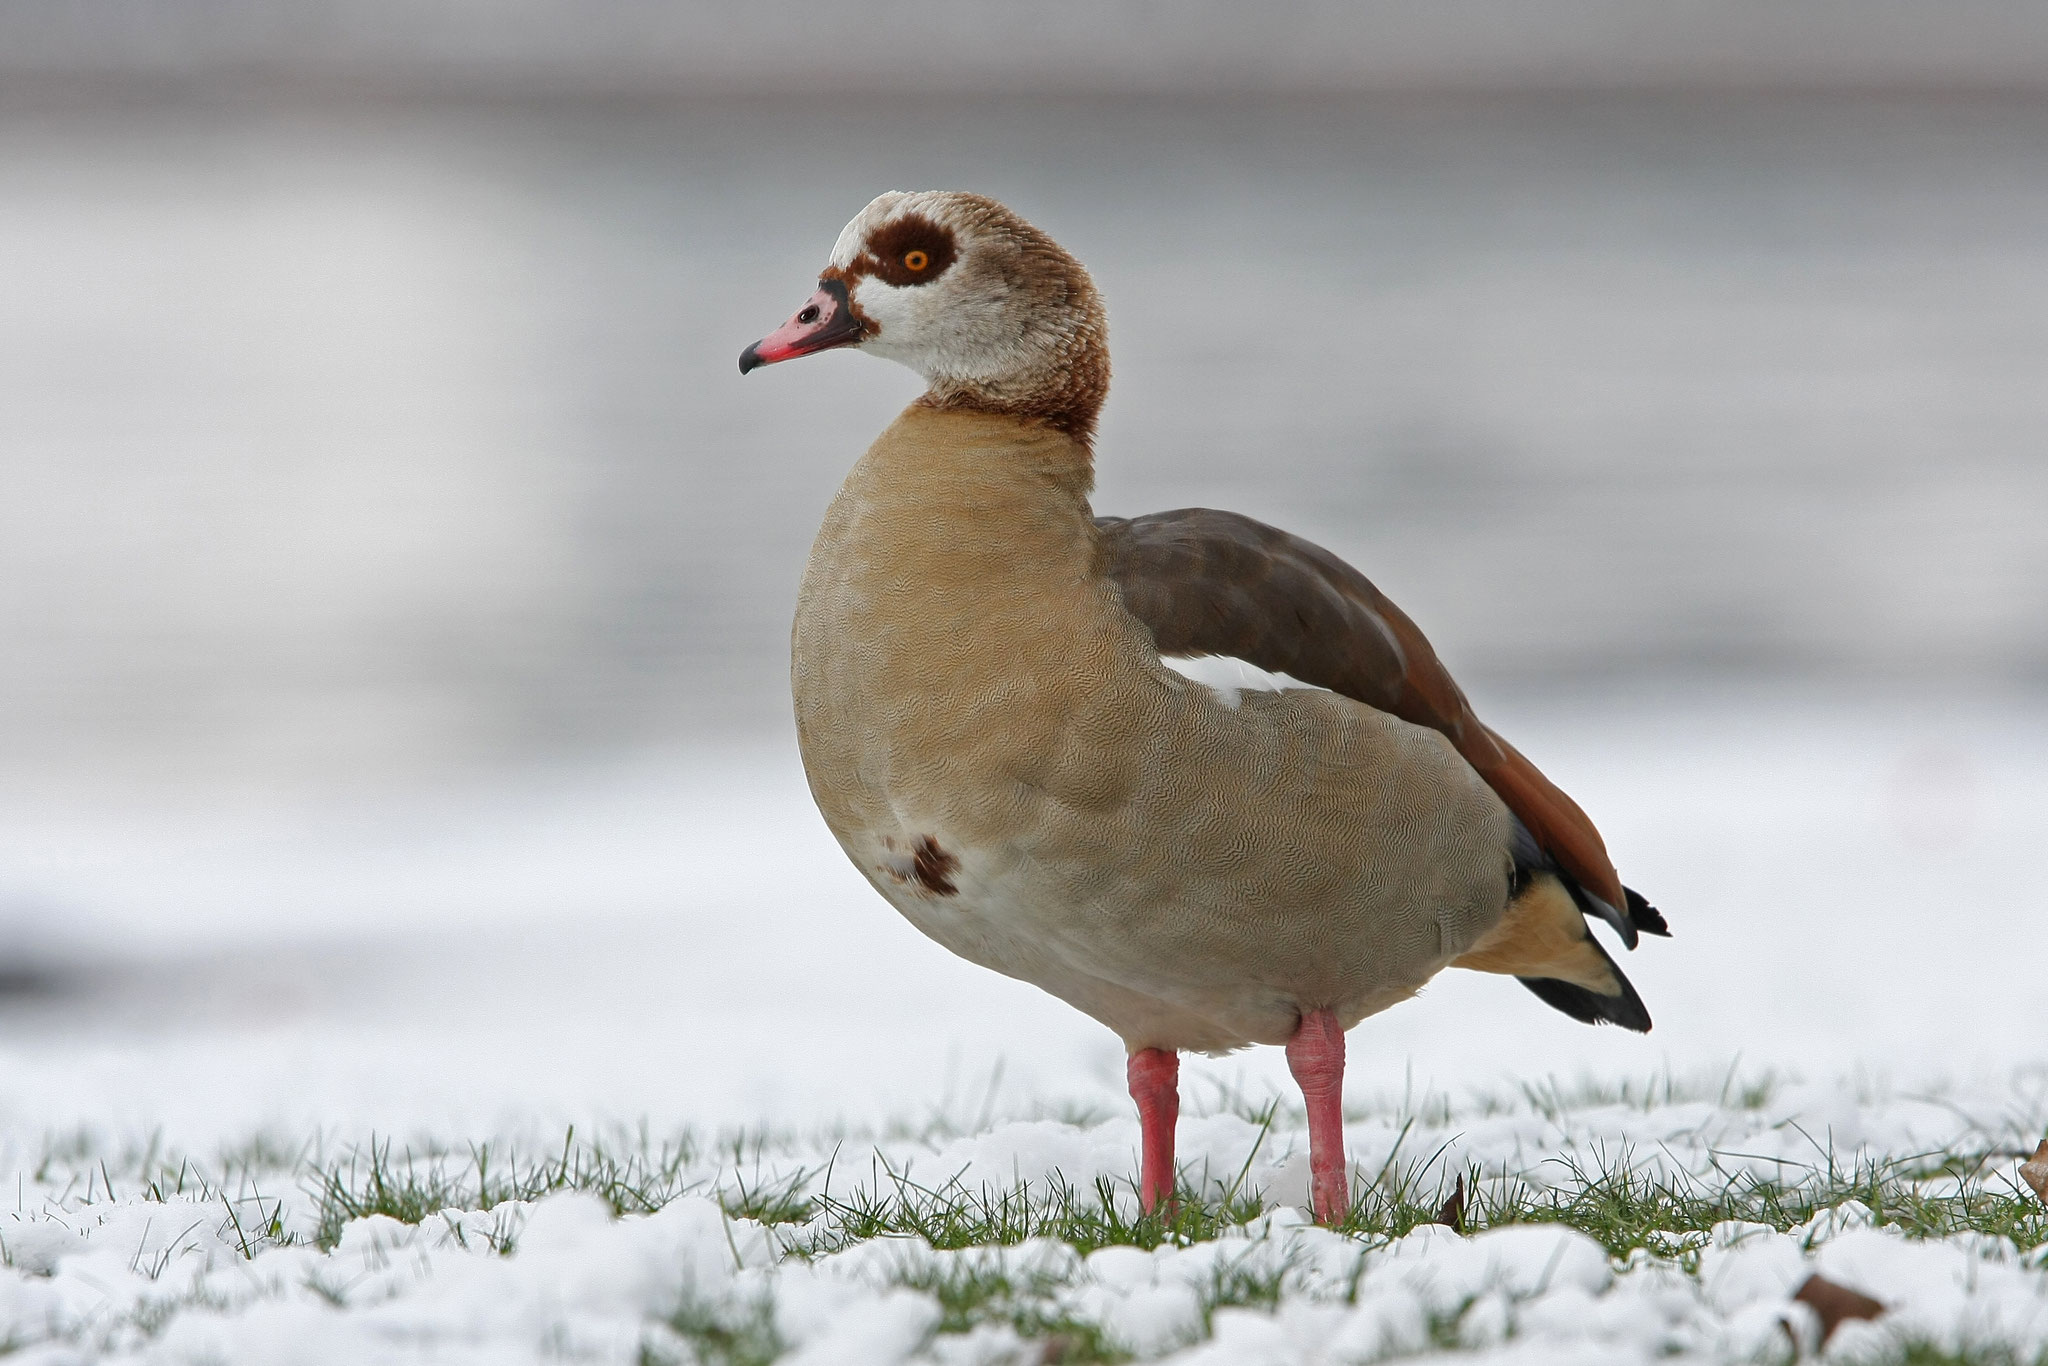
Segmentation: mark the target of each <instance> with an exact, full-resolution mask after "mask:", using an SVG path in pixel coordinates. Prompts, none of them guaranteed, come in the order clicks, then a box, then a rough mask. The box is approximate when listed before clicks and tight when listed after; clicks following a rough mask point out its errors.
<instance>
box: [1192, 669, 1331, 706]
mask: <svg viewBox="0 0 2048 1366" xmlns="http://www.w3.org/2000/svg"><path fill="white" fill-rule="evenodd" d="M1159 662H1160V663H1161V664H1164V665H1165V666H1166V667H1167V668H1169V669H1171V670H1173V671H1174V672H1175V673H1177V674H1179V675H1180V676H1181V677H1183V678H1185V679H1188V680H1189V681H1191V682H1195V683H1199V684H1201V685H1202V686H1203V687H1205V688H1207V689H1209V691H1211V692H1213V693H1215V694H1216V700H1217V701H1219V702H1221V703H1222V704H1223V705H1224V706H1226V707H1228V708H1230V709H1231V710H1232V711H1236V710H1237V706H1238V703H1239V702H1241V701H1242V700H1243V698H1244V694H1246V693H1248V692H1286V691H1288V690H1289V689H1292V688H1306V689H1312V690H1314V691H1316V692H1328V691H1329V689H1328V688H1324V687H1319V686H1318V685H1316V684H1314V683H1304V682H1302V681H1301V680H1300V679H1298V678H1295V677H1294V676H1292V675H1291V674H1278V673H1269V672H1267V671H1266V670H1265V669H1261V668H1260V667H1259V666H1258V665H1256V664H1252V663H1249V662H1247V661H1245V660H1242V659H1239V658H1238V657H1237V656H1236V655H1161V656H1160V657H1159Z"/></svg>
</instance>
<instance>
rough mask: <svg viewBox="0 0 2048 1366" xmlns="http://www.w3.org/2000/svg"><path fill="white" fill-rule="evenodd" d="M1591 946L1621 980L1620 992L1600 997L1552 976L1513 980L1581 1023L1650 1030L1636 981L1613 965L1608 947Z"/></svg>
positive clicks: (1648, 1017) (1647, 1011) (1545, 1002)
mask: <svg viewBox="0 0 2048 1366" xmlns="http://www.w3.org/2000/svg"><path fill="white" fill-rule="evenodd" d="M1593 947H1594V948H1595V949H1596V950H1598V952H1599V954H1600V956H1601V957H1602V958H1606V959H1607V966H1608V967H1609V968H1610V969H1611V970H1612V971H1613V973H1614V980H1615V981H1617V982H1619V983H1621V995H1619V996H1603V995H1602V994H1601V993H1599V992H1597V991H1591V990H1588V989H1587V988H1585V987H1582V986H1579V985H1577V984H1575V983H1572V982H1560V981H1558V980H1557V979H1556V978H1555V977H1517V978H1516V979H1515V980H1516V981H1517V982H1520V983H1521V984H1522V985H1523V986H1525V987H1527V988H1529V990H1531V991H1533V992H1535V993H1536V996H1537V999H1539V1000H1541V1001H1542V1002H1543V1004H1545V1005H1547V1006H1549V1007H1551V1008H1552V1009H1554V1010H1561V1011H1563V1012H1564V1013H1565V1014H1567V1015H1569V1016H1571V1017H1572V1018H1573V1019H1574V1020H1577V1021H1579V1022H1580V1023H1581V1024H1617V1025H1620V1026H1621V1027H1622V1028H1623V1029H1632V1030H1634V1031H1635V1032H1636V1033H1638V1034H1647V1033H1649V1032H1650V1010H1649V1007H1647V1006H1645V1005H1644V1004H1643V998H1642V997H1640V996H1638V995H1636V988H1635V984H1634V983H1633V982H1631V981H1629V980H1628V977H1627V976H1626V975H1625V974H1623V972H1622V970H1621V969H1620V968H1618V967H1615V965H1614V960H1613V959H1612V958H1609V957H1608V954H1607V950H1605V949H1603V948H1600V945H1599V943H1598V941H1595V942H1594V945H1593Z"/></svg>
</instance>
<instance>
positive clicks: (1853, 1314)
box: [1792, 1276, 1884, 1347]
mask: <svg viewBox="0 0 2048 1366" xmlns="http://www.w3.org/2000/svg"><path fill="white" fill-rule="evenodd" d="M1792 1298H1793V1299H1795V1300H1798V1301H1799V1302H1800V1303H1801V1304H1803V1305H1806V1306H1807V1307H1808V1308H1810V1309H1812V1310H1813V1312H1814V1313H1816V1314H1818V1315H1820V1342H1821V1346H1823V1347H1825V1346H1827V1342H1828V1339H1829V1338H1831V1337H1833V1336H1834V1335H1835V1329H1837V1328H1839V1327H1841V1326H1842V1323H1843V1321H1844V1320H1845V1319H1874V1318H1876V1317H1877V1316H1878V1315H1879V1314H1882V1313H1883V1312H1884V1306H1883V1305H1882V1304H1879V1303H1878V1302H1877V1301H1876V1300H1873V1299H1872V1298H1870V1296H1868V1295H1865V1294H1863V1293H1862V1292H1861V1291H1856V1290H1851V1289H1850V1288H1849V1287H1848V1286H1846V1285H1836V1284H1835V1283H1834V1282H1833V1281H1828V1280H1822V1279H1821V1278H1820V1277H1819V1276H1808V1277H1807V1278H1806V1283H1805V1284H1804V1285H1801V1286H1800V1287H1799V1289H1798V1290H1797V1291H1796V1292H1795V1293H1794V1294H1793V1296H1792Z"/></svg>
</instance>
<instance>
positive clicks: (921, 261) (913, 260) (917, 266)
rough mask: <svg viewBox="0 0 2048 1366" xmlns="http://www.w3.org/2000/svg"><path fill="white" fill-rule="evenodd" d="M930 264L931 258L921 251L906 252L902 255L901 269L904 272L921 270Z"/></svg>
mask: <svg viewBox="0 0 2048 1366" xmlns="http://www.w3.org/2000/svg"><path fill="white" fill-rule="evenodd" d="M931 263H932V258H931V257H929V256H927V255H925V254H924V253H923V252H921V251H906V252H904V253H903V268H904V269H905V270H923V269H924V268H925V267H926V266H928V265H930V264H931Z"/></svg>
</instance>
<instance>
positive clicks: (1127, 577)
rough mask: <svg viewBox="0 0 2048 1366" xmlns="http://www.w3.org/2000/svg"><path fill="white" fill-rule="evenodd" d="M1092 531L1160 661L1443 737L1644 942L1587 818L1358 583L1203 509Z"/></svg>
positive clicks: (1247, 522)
mask: <svg viewBox="0 0 2048 1366" xmlns="http://www.w3.org/2000/svg"><path fill="white" fill-rule="evenodd" d="M1096 527H1097V529H1098V532H1099V535H1100V541H1099V545H1100V555H1101V567H1102V572H1103V573H1104V574H1105V575H1106V576H1107V577H1108V578H1110V579H1111V580H1113V581H1114V582H1115V583H1116V585H1117V587H1118V589H1119V590H1120V591H1121V592H1122V594H1123V600H1124V607H1125V609H1126V610H1127V611H1129V612H1130V613H1131V615H1132V616H1134V617H1136V618H1137V619H1138V620H1139V621H1141V622H1143V623H1144V624H1145V627H1146V629H1147V630H1149V631H1150V632H1151V633H1152V639H1153V642H1154V643H1155V644H1156V645H1157V646H1158V649H1159V653H1160V654H1162V655H1234V656H1236V657H1237V658H1239V659H1242V660H1245V661H1246V662H1248V663H1251V664H1256V665H1257V666H1258V667H1260V668H1262V669H1266V670H1268V671H1270V672H1274V673H1285V674H1290V675H1292V676H1293V677H1295V678H1298V679H1300V680H1301V681H1302V682H1304V683H1313V684H1315V685H1317V686H1318V687H1324V688H1328V689H1330V690H1331V691H1332V692H1338V693H1342V694H1343V695H1344V696H1346V697H1349V698H1352V699H1353V700H1355V701H1358V702H1363V703H1364V704H1365V705H1366V706H1368V707H1375V708H1377V709H1379V710H1380V711H1384V712H1388V713H1390V714H1391V715H1394V716H1398V717H1400V718H1401V719H1402V720H1404V721H1408V722H1411V723H1413V724H1415V725H1418V726H1427V727H1429V728H1430V729H1432V730H1436V731H1439V732H1441V733H1442V734H1443V735H1444V736H1446V737H1447V738H1448V739H1449V740H1450V741H1451V743H1452V745H1453V746H1455V747H1456V748H1457V750H1458V752H1459V753H1460V754H1461V755H1463V756H1464V757H1465V760H1466V762H1468V763H1470V764H1471V765H1472V767H1473V768H1474V769H1475V770H1477V772H1478V773H1479V775H1480V776H1481V777H1482V778H1484V779H1485V780H1486V782H1487V783H1488V785H1489V786H1491V787H1492V788H1493V789H1494V791H1495V792H1497V793H1499V794H1500V797H1501V799H1502V800H1503V801H1505V802H1506V803H1507V805H1508V808H1509V809H1510V810H1512V811H1513V812H1514V813H1515V815H1516V816H1517V817H1518V818H1520V819H1521V821H1522V823H1523V824H1524V825H1525V826H1527V827H1528V829H1529V831H1530V833H1531V834H1532V835H1533V836H1534V838H1535V840H1536V842H1537V844H1538V845H1539V846H1540V847H1541V848H1542V849H1543V851H1544V852H1545V853H1547V854H1549V855H1550V856H1551V858H1553V859H1554V860H1556V862H1557V863H1558V864H1559V865H1560V866H1561V867H1563V868H1564V870H1565V871H1566V872H1568V873H1569V874H1570V875H1571V876H1572V877H1573V878H1574V879H1576V880H1577V882H1578V883H1579V884H1580V885H1581V886H1582V887H1583V888H1584V889H1585V890H1586V891H1587V892H1589V893H1591V894H1592V895H1593V896H1594V897H1596V898H1598V899H1599V900H1600V901H1601V902H1602V903H1604V905H1603V906H1602V908H1601V909H1602V910H1603V911H1605V912H1606V913H1607V915H1608V918H1610V919H1611V920H1613V921H1614V922H1615V923H1616V924H1617V925H1618V927H1619V928H1620V929H1621V930H1622V933H1623V935H1624V937H1625V938H1626V939H1627V940H1628V942H1629V943H1630V944H1631V945H1632V944H1633V943H1634V939H1635V930H1636V928H1637V927H1641V928H1646V929H1647V928H1651V926H1650V925H1649V924H1647V923H1646V922H1644V921H1642V920H1640V919H1637V918H1635V917H1632V916H1631V915H1629V914H1627V913H1625V912H1624V911H1623V910H1622V909H1621V908H1623V907H1631V908H1632V902H1631V899H1630V898H1629V897H1628V896H1627V894H1626V892H1625V891H1624V889H1623V888H1622V885H1621V879H1620V878H1619V877H1618V876H1617V875H1616V874H1615V871H1614V865H1613V863H1612V862H1611V861H1610V860H1609V859H1608V857H1607V849H1606V846H1605V844H1604V843H1603V842H1602V840H1601V838H1600V832H1599V831H1598V830H1597V829H1595V828H1594V825H1593V823H1592V821H1591V820H1589V819H1588V818H1587V817H1586V814H1585V812H1583V811H1581V810H1580V809H1579V807H1578V804H1577V803H1575V802H1574V801H1572V799H1571V798H1570V797H1568V796H1566V795H1565V794H1564V793H1563V792H1562V791H1561V790H1559V789H1558V787H1557V786H1556V785H1555V784H1553V783H1552V782H1551V781H1550V780H1549V779H1548V778H1545V777H1544V776H1543V774H1542V773H1541V772H1540V771H1538V770H1537V768H1536V766H1535V765H1534V764H1532V763H1530V762H1529V761H1528V760H1527V759H1526V758H1524V757H1523V756H1522V755H1521V754H1520V753H1519V752H1518V751H1517V750H1516V749H1515V748H1514V746H1512V745H1510V744H1508V743H1507V742H1506V741H1505V740H1503V739H1501V738H1500V737H1499V736H1498V735H1495V734H1494V733H1493V731H1492V730H1490V729H1489V728H1488V727H1487V726H1486V725H1485V724H1484V723H1482V722H1481V721H1480V720H1479V718H1478V717H1477V716H1476V715H1474V714H1473V711H1472V706H1471V703H1469V702H1468V701H1467V700H1466V699H1465V694H1464V692H1463V691H1462V690H1461V689H1460V688H1459V687H1458V685H1457V683H1455V682H1454V681H1453V680H1452V678H1451V675H1450V672H1449V670H1447V669H1445V668H1444V666H1443V663H1442V661H1440V660H1439V659H1438V658H1437V657H1436V651H1435V650H1433V649H1431V648H1430V644H1429V641H1428V640H1427V639H1426V638H1425V637H1424V636H1423V634H1422V632H1421V631H1420V630H1419V629H1418V628H1417V627H1416V625H1415V623H1414V622H1412V621H1410V620H1409V619H1408V616H1407V614H1406V613H1404V612H1402V611H1401V609H1400V608H1398V607H1396V606H1395V605H1394V604H1393V603H1392V602H1390V601H1388V599H1387V597H1386V595H1385V594H1383V593H1381V592H1380V591H1379V589H1377V588H1375V587H1373V585H1372V583H1371V581H1370V580H1368V579H1367V578H1366V577H1365V575H1363V574H1361V573H1359V572H1358V571H1357V570H1356V569H1353V568H1352V567H1351V566H1350V565H1348V564H1346V563H1345V562H1344V561H1343V560H1340V559H1338V558H1337V557H1336V556H1335V555H1332V554H1331V553H1330V552H1329V551H1327V550H1324V549H1323V548H1322V547H1321V546H1318V545H1315V544H1312V543H1311V542H1308V541H1305V540H1303V539H1302V538H1300V537H1299V536H1294V535H1290V534H1289V533H1287V532H1285V531H1282V530H1280V529H1279V528H1278V527H1272V526H1267V525H1266V524H1265V523H1263V522H1258V521H1254V520H1253V519H1252V518H1250V517H1243V516H1239V515H1238V514H1236V513H1232V512H1218V511H1215V510H1214V509H1211V508H1180V509H1177V510H1175V511H1172V512H1155V513H1152V514H1149V515H1147V516H1144V517H1134V518H1122V517H1103V518H1098V519H1097V520H1096ZM1633 900H1634V901H1640V900H1641V898H1640V897H1637V898H1634V899H1633ZM1651 914H1654V912H1651ZM1661 923H1662V922H1661V920H1660V921H1659V922H1658V925H1659V926H1661Z"/></svg>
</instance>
